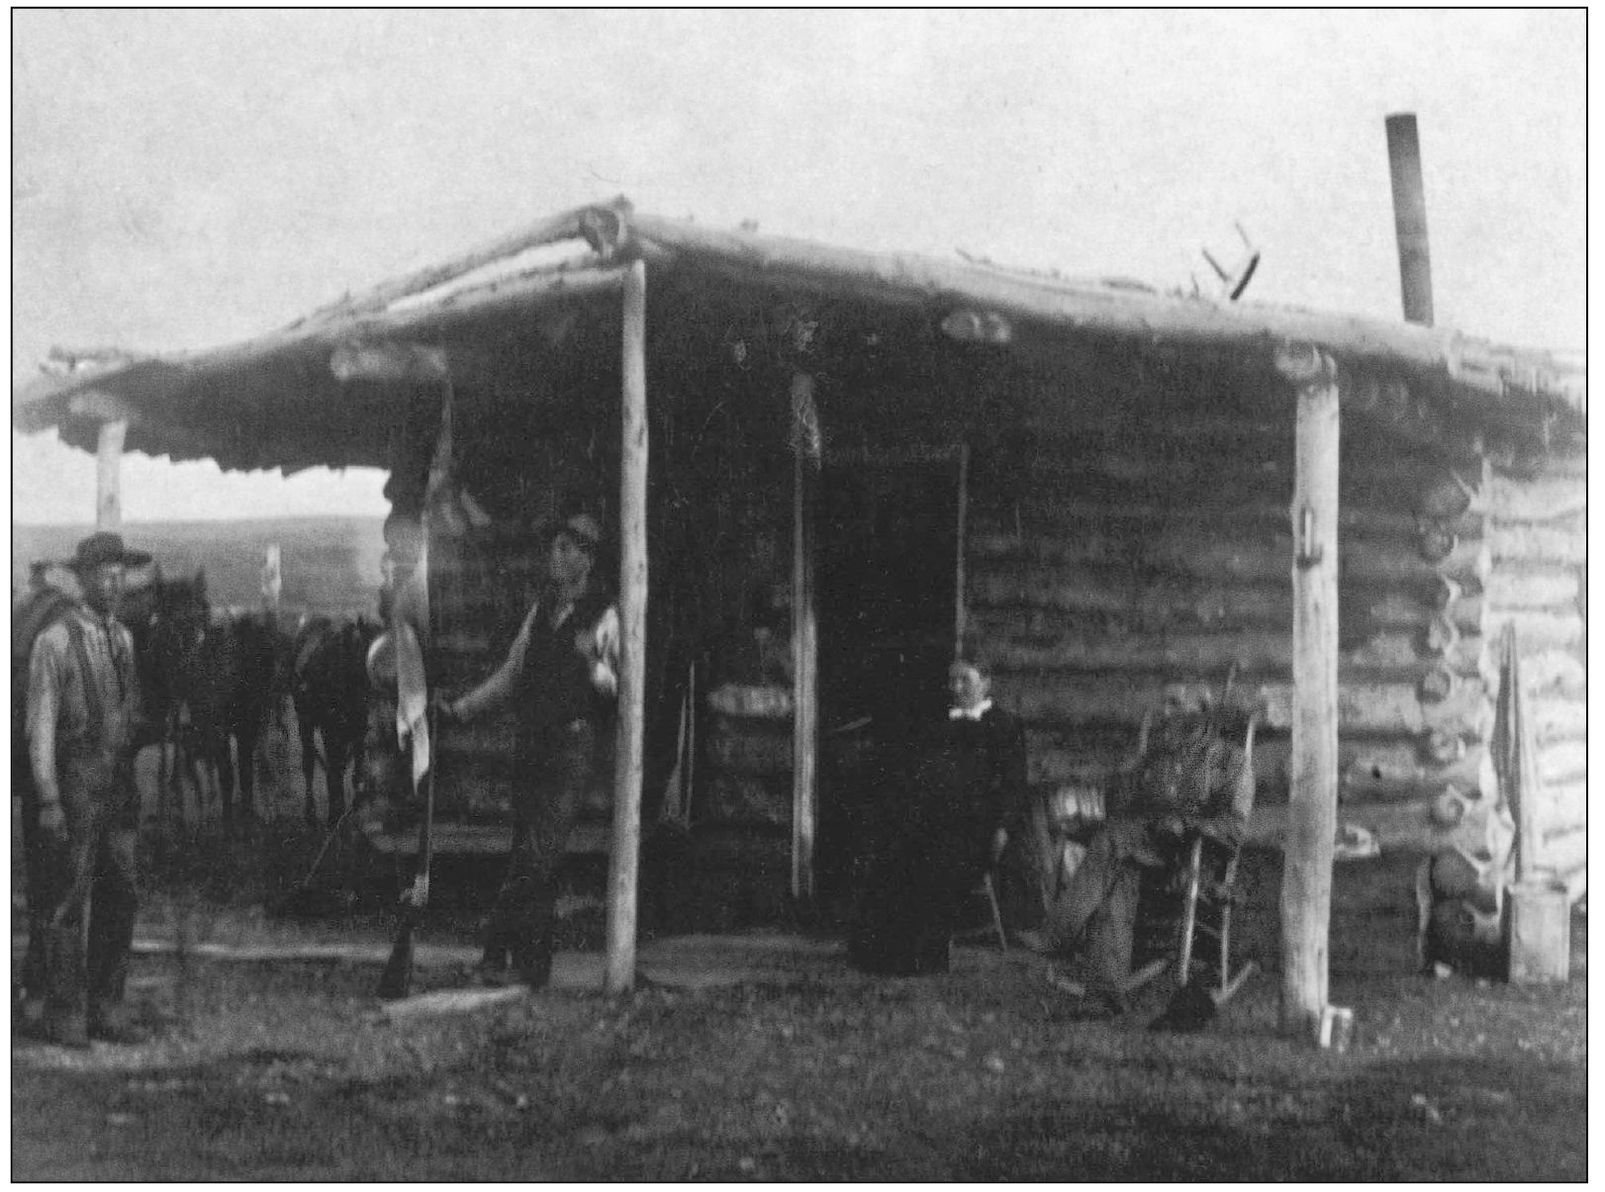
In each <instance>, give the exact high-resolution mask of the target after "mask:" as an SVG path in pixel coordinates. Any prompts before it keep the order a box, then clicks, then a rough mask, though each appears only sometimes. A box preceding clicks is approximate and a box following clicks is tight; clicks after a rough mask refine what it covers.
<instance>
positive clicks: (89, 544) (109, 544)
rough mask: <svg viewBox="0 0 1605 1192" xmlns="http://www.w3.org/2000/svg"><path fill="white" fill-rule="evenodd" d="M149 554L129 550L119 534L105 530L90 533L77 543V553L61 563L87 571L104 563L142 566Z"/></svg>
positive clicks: (146, 561) (76, 569) (73, 568)
mask: <svg viewBox="0 0 1605 1192" xmlns="http://www.w3.org/2000/svg"><path fill="white" fill-rule="evenodd" d="M149 562H150V555H148V554H146V553H145V552H144V551H142V550H129V549H128V548H127V547H126V546H124V545H123V536H122V535H121V534H112V533H109V532H107V531H104V530H102V531H100V532H99V533H95V534H91V535H90V536H89V537H88V538H85V539H84V540H83V541H82V542H80V543H79V544H78V553H77V554H75V555H73V557H72V558H70V559H68V560H67V561H66V562H64V563H63V564H62V566H63V567H70V568H72V570H74V571H89V570H91V569H92V568H95V567H99V566H101V565H102V564H104V563H120V564H122V565H123V566H124V567H143V566H144V565H145V564H146V563H149Z"/></svg>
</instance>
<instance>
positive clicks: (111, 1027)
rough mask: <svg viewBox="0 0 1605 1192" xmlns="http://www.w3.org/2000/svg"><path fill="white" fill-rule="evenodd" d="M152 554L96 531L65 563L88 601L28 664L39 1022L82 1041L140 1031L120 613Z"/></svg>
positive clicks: (134, 796) (133, 805)
mask: <svg viewBox="0 0 1605 1192" xmlns="http://www.w3.org/2000/svg"><path fill="white" fill-rule="evenodd" d="M148 562H150V556H149V555H148V554H144V553H143V552H140V551H130V550H128V549H126V548H125V547H124V546H123V540H122V538H121V536H119V535H117V534H109V533H99V534H91V535H90V536H89V537H88V538H86V539H84V540H83V541H82V542H80V543H79V544H78V550H77V553H76V555H74V557H73V558H72V559H71V560H70V561H69V562H67V563H66V564H64V566H66V567H67V568H69V569H70V570H71V571H73V572H74V574H76V576H77V578H78V584H79V587H80V588H81V589H82V598H81V601H80V602H78V603H75V604H74V606H73V607H72V608H71V609H69V610H67V611H66V613H65V614H64V615H63V616H62V617H61V618H60V619H59V620H57V621H56V622H55V623H54V624H53V625H51V626H50V627H49V628H48V629H46V630H45V631H44V632H43V633H41V634H40V635H39V637H38V640H37V641H35V643H34V646H33V651H32V653H31V655H30V658H29V666H28V717H27V734H28V760H29V764H30V767H31V770H32V774H33V780H34V785H35V788H36V790H37V795H38V813H37V821H36V826H37V834H36V836H35V841H34V847H35V849H36V850H37V852H38V853H39V857H38V859H37V864H36V865H35V866H34V867H33V873H34V876H35V877H36V878H37V879H38V880H37V881H36V883H35V884H34V886H32V887H31V888H30V889H29V891H28V901H29V903H30V904H31V905H33V906H36V907H38V908H39V911H40V918H39V919H38V920H36V921H35V926H36V928H37V929H38V930H39V931H41V932H42V934H43V936H44V949H43V951H44V960H45V966H44V967H45V974H44V995H45V1005H44V1013H43V1017H42V1020H41V1027H42V1033H43V1035H44V1037H45V1038H46V1039H48V1040H50V1041H51V1042H54V1043H60V1044H63V1045H66V1046H69V1047H87V1046H88V1044H89V1040H90V1039H91V1038H97V1039H104V1040H106V1041H108V1042H116V1043H127V1042H138V1041H139V1040H140V1038H141V1035H140V1032H138V1031H137V1030H135V1029H134V1027H133V1026H132V1025H131V1024H130V1023H129V1022H128V1020H127V1016H126V1013H125V1011H124V1009H123V1005H122V1000H123V986H124V984H125V981H126V977H127V973H128V951H129V945H130V944H131V943H132V942H133V936H134V917H135V914H136V912H137V910H138V898H137V892H136V889H135V878H134V874H135V855H136V848H137V843H138V830H139V793H138V791H137V790H136V789H135V787H134V776H133V742H134V729H135V723H136V718H137V716H138V707H139V691H138V683H137V679H136V676H135V671H134V644H133V639H132V638H131V637H130V636H129V633H128V630H127V629H126V628H124V627H123V625H122V624H121V623H120V622H119V621H118V620H117V617H116V613H117V604H118V601H119V600H120V599H121V596H122V590H123V573H124V569H125V568H127V567H137V566H140V565H142V564H145V563H148Z"/></svg>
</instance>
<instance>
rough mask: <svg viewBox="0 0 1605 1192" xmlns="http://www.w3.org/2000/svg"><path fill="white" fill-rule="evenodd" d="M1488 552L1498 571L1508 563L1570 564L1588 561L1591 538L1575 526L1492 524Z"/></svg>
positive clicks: (1489, 530)
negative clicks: (1501, 565) (1503, 564)
mask: <svg viewBox="0 0 1605 1192" xmlns="http://www.w3.org/2000/svg"><path fill="white" fill-rule="evenodd" d="M1486 537H1487V539H1488V552H1489V554H1491V555H1492V556H1493V559H1494V565H1495V566H1496V567H1497V566H1498V565H1499V564H1501V563H1506V562H1543V563H1569V564H1573V565H1576V566H1581V565H1583V564H1584V563H1586V562H1587V561H1588V536H1587V535H1586V534H1584V533H1583V531H1582V529H1580V528H1574V527H1572V526H1565V527H1554V526H1532V525H1527V524H1525V523H1521V524H1517V525H1502V524H1500V523H1498V522H1495V521H1489V522H1488V523H1487V527H1486Z"/></svg>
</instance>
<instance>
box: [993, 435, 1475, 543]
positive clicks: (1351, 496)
mask: <svg viewBox="0 0 1605 1192" xmlns="http://www.w3.org/2000/svg"><path fill="white" fill-rule="evenodd" d="M1067 423H1068V420H1067ZM1206 446H1207V445H1206ZM1290 446H1291V440H1290V441H1289V447H1288V448H1283V449H1282V450H1280V451H1279V452H1277V453H1275V454H1271V455H1261V456H1257V457H1254V456H1247V455H1240V454H1234V453H1230V452H1222V451H1219V450H1215V451H1210V450H1206V449H1203V448H1201V447H1197V446H1194V445H1193V444H1190V443H1188V444H1180V445H1177V446H1176V447H1175V448H1174V449H1173V450H1169V451H1166V450H1163V449H1159V450H1151V451H1149V452H1146V453H1145V452H1141V451H1136V450H1132V449H1131V448H1130V447H1126V446H1124V445H1120V446H1117V447H1102V446H1099V445H1098V444H1097V443H1096V442H1095V441H1094V442H1088V441H1086V440H1085V439H1083V438H1081V437H1072V438H1066V439H1065V440H1063V441H1062V443H1043V442H1041V441H1038V442H1034V443H1032V444H1030V446H1029V448H1028V449H1026V450H1023V451H1021V452H1019V453H1017V455H1016V456H1015V457H1013V458H1002V457H1000V458H999V460H998V464H999V470H998V471H996V472H988V471H986V470H985V469H984V467H983V468H982V469H978V470H977V473H976V479H975V485H976V496H977V505H978V507H979V508H981V509H984V510H995V509H996V508H997V505H998V503H999V502H1002V501H1006V500H1029V501H1040V500H1048V501H1060V500H1079V501H1091V502H1097V503H1102V504H1110V505H1115V504H1122V503H1128V502H1143V503H1153V504H1157V505H1161V506H1164V505H1175V506H1182V505H1185V504H1186V503H1187V501H1188V498H1195V499H1196V500H1198V501H1199V502H1201V503H1202V504H1204V505H1206V506H1207V505H1212V504H1217V503H1241V502H1243V501H1244V500H1246V499H1252V500H1254V501H1257V502H1265V503H1275V502H1278V501H1281V502H1286V501H1288V500H1290V499H1291V496H1292V484H1293V456H1292V451H1291V450H1290ZM1441 477H1442V470H1441V469H1440V468H1439V467H1437V466H1436V465H1434V464H1422V463H1419V462H1417V461H1415V460H1413V459H1410V458H1408V457H1402V456H1399V455H1396V454H1394V453H1391V452H1385V451H1383V452H1378V451H1368V452H1364V453H1357V454H1355V455H1354V456H1353V457H1352V458H1346V459H1345V460H1344V461H1343V463H1342V465H1341V467H1340V469H1339V492H1338V502H1339V505H1340V507H1341V506H1344V505H1347V506H1350V507H1353V508H1355V509H1375V510H1379V511H1382V512H1391V513H1397V514H1409V515H1412V516H1413V515H1416V514H1422V515H1424V516H1428V517H1432V518H1439V519H1449V520H1452V519H1455V518H1457V517H1459V516H1460V515H1461V514H1463V513H1465V512H1467V511H1468V509H1469V508H1471V507H1470V506H1468V504H1467V502H1465V501H1464V500H1463V501H1461V502H1460V503H1459V506H1458V507H1455V506H1444V505H1442V504H1441V503H1438V502H1434V501H1433V500H1432V499H1431V498H1430V497H1429V496H1426V495H1425V494H1427V493H1428V492H1429V490H1434V489H1435V488H1436V487H1437V485H1438V482H1439V480H1440V478H1441ZM1457 491H1458V490H1457ZM1479 512H1480V510H1479Z"/></svg>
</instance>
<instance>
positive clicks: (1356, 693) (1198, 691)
mask: <svg viewBox="0 0 1605 1192" xmlns="http://www.w3.org/2000/svg"><path fill="white" fill-rule="evenodd" d="M1238 684H1239V685H1238V688H1237V696H1236V698H1237V700H1238V701H1239V702H1241V703H1243V704H1258V706H1260V707H1262V708H1263V709H1264V711H1265V716H1266V720H1265V724H1266V727H1268V728H1271V729H1287V728H1290V727H1291V724H1292V705H1293V686H1292V684H1291V682H1288V681H1286V680H1261V679H1260V678H1259V677H1258V676H1240V677H1239V681H1238ZM995 686H996V687H997V689H998V691H999V693H1000V696H1001V697H1002V698H1003V699H1004V700H1005V701H1006V702H1007V703H1009V704H1010V705H1011V706H1013V707H1015V708H1017V709H1018V710H1019V713H1020V715H1021V717H1022V718H1024V719H1025V720H1027V721H1028V722H1032V723H1034V724H1045V725H1064V726H1072V725H1078V724H1120V723H1126V724H1136V723H1140V722H1141V720H1142V717H1143V715H1144V713H1146V712H1149V711H1151V710H1153V709H1157V708H1163V707H1164V706H1165V704H1166V699H1167V696H1169V695H1171V694H1174V695H1176V696H1178V697H1180V698H1181V699H1182V700H1184V701H1186V702H1189V703H1197V702H1200V701H1202V700H1203V699H1206V698H1209V699H1213V698H1215V697H1216V696H1217V695H1218V693H1219V683H1218V681H1215V682H1200V681H1186V682H1168V681H1166V679H1164V678H1163V677H1162V676H1148V675H1134V674H1129V673H1101V674H1085V673H1077V672H1050V671H1033V672H1030V673H1018V674H1017V673H1011V672H1008V671H999V672H998V673H997V675H996V680H995ZM1338 714H1339V721H1338V728H1339V732H1340V733H1352V734H1362V735H1372V736H1387V735H1394V736H1410V737H1413V738H1414V737H1421V736H1424V735H1425V734H1426V733H1428V732H1429V731H1437V732H1441V733H1446V734H1448V735H1450V736H1455V737H1462V738H1465V739H1466V740H1468V741H1485V740H1487V739H1488V732H1489V730H1490V729H1491V728H1492V723H1493V702H1492V700H1491V699H1490V698H1489V696H1488V695H1487V693H1486V691H1485V690H1484V688H1483V685H1482V684H1481V683H1480V682H1477V681H1467V682H1465V683H1463V684H1461V685H1460V687H1459V689H1458V690H1457V691H1456V692H1455V693H1454V694H1453V695H1452V697H1451V698H1449V699H1445V700H1442V701H1440V702H1438V703H1431V704H1423V703H1422V702H1421V699H1420V697H1419V695H1418V693H1417V690H1416V687H1415V685H1414V684H1409V683H1343V684H1341V685H1340V687H1339V691H1338Z"/></svg>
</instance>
